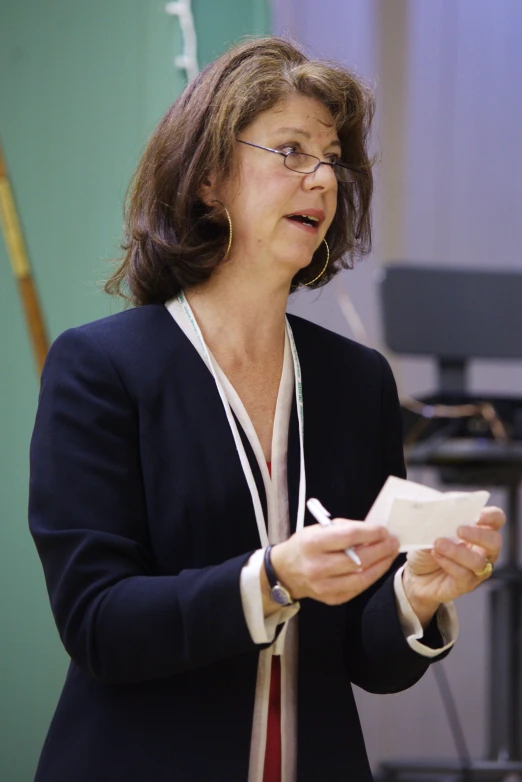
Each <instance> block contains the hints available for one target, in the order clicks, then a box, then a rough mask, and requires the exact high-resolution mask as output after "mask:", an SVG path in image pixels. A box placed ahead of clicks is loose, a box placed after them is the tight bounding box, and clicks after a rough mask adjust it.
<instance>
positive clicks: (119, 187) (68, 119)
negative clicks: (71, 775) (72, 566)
mask: <svg viewBox="0 0 522 782" xmlns="http://www.w3.org/2000/svg"><path fill="white" fill-rule="evenodd" d="M267 3H268V0H220V1H219V2H217V0H193V2H192V6H193V11H194V17H195V23H196V29H197V34H198V43H199V52H198V54H199V61H200V64H202V65H204V64H206V63H207V62H209V61H210V60H212V59H213V58H214V57H215V56H216V55H217V54H219V53H220V52H221V51H223V50H224V49H225V48H226V47H227V45H228V44H230V43H231V42H233V41H234V40H236V39H237V38H239V37H240V36H242V35H245V34H248V33H260V32H261V33H264V32H268V29H269V18H268V16H269V15H268V5H267ZM164 6H165V4H164V2H158V0H108V1H107V0H105V2H102V0H90V1H89V2H88V3H85V2H79V0H53V2H46V3H43V2H42V1H41V0H25V2H20V0H1V3H0V140H1V142H2V144H3V148H4V154H5V156H6V159H7V164H8V167H9V172H10V175H11V180H12V183H13V187H14V190H15V196H16V201H17V205H18V209H19V213H20V216H21V220H22V224H23V229H24V234H25V238H26V242H27V246H28V250H29V254H30V258H31V263H32V266H33V272H34V277H35V280H36V283H37V286H38V290H39V293H40V296H41V301H42V304H43V308H44V312H45V317H46V320H47V325H48V329H49V334H50V337H51V339H53V338H55V337H56V336H57V335H58V334H59V333H60V332H61V331H63V330H64V329H65V328H67V327H69V326H72V325H76V324H79V323H83V322H86V321H89V320H93V319H95V318H98V317H103V316H104V315H107V314H109V313H110V312H115V311H116V310H117V309H118V308H119V306H120V305H119V304H117V303H116V302H111V301H110V300H109V298H108V297H107V296H106V295H105V294H103V293H101V292H100V285H99V282H100V280H101V279H102V278H103V277H104V275H106V274H107V269H108V264H107V261H108V259H110V258H114V257H117V255H118V243H119V240H120V234H121V224H122V218H121V215H122V203H123V198H124V194H125V190H126V186H127V183H128V180H129V178H130V176H131V173H132V171H133V168H134V166H135V164H136V162H137V159H138V157H139V155H140V152H141V150H142V148H143V146H144V143H145V141H146V139H147V136H148V135H149V134H150V132H151V131H152V129H153V128H154V126H155V124H156V122H157V121H158V120H159V118H160V117H161V115H162V114H163V112H164V111H165V109H166V108H167V107H168V106H169V104H170V103H171V102H172V100H173V99H174V98H175V97H176V95H177V94H179V92H180V91H181V89H182V88H183V86H184V83H185V81H184V74H183V73H182V72H181V71H179V70H177V69H176V68H175V67H174V65H173V64H172V60H173V57H174V55H175V54H176V53H179V52H180V51H181V36H180V33H179V26H178V21H177V19H176V18H174V17H171V16H168V15H167V14H166V13H165V11H164ZM37 394H38V378H37V374H36V371H35V367H34V362H33V357H32V353H31V350H30V346H29V341H28V337H27V333H26V328H25V322H24V318H23V314H22V310H21V307H20V301H19V297H18V291H17V286H16V284H15V281H14V279H13V277H12V273H11V269H10V265H9V260H8V256H7V253H6V249H5V245H4V242H3V239H2V238H1V237H0V476H1V477H0V530H1V536H0V543H1V545H0V780H1V782H30V780H32V778H33V775H34V770H35V767H36V763H37V759H38V754H39V752H40V748H41V745H42V742H43V740H44V736H45V733H46V730H47V727H48V724H49V721H50V719H51V716H52V713H53V710H54V708H55V705H56V701H57V698H58V696H59V692H60V689H61V686H62V683H63V679H64V676H65V672H66V667H67V656H66V654H65V652H64V651H63V649H62V647H61V644H60V641H59V638H58V634H57V632H56V629H55V626H54V622H53V619H52V616H51V613H50V609H49V606H48V602H47V594H46V591H45V584H44V580H43V576H42V571H41V566H40V563H39V560H38V558H37V556H36V553H35V550H34V547H33V544H32V540H31V538H30V536H29V533H28V530H27V513H26V507H27V483H28V448H29V439H30V436H31V429H32V423H33V420H34V414H35V410H36V401H37ZM64 782H66V781H65V780H64Z"/></svg>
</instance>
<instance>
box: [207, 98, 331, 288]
mask: <svg viewBox="0 0 522 782" xmlns="http://www.w3.org/2000/svg"><path fill="white" fill-rule="evenodd" d="M239 137H240V138H241V139H242V140H244V141H249V142H252V143H254V144H260V145H261V146H264V147H271V148H272V149H276V150H280V151H282V152H286V151H294V150H296V151H300V152H305V153H308V154H310V155H315V156H316V157H318V158H319V159H320V160H324V161H331V160H334V159H335V158H338V157H339V156H340V153H341V148H340V143H339V139H338V136H337V132H336V129H335V125H334V122H333V119H332V115H331V114H330V112H329V111H328V109H327V108H326V107H325V106H324V105H323V104H322V103H321V102H320V101H318V100H316V99H315V98H309V97H305V96H303V95H299V94H294V95H291V96H289V97H288V98H286V99H285V100H284V101H281V102H280V103H279V104H278V105H277V106H275V107H274V108H273V109H270V110H269V111H265V112H263V113H262V114H260V115H259V116H258V117H257V119H255V120H254V122H252V123H251V124H250V125H249V126H248V127H247V128H245V129H244V130H243V131H242V132H241V133H240V134H239ZM236 154H237V156H238V162H239V166H238V175H237V176H236V177H235V178H233V180H232V181H229V182H228V183H227V184H226V185H224V186H223V187H222V188H220V189H219V193H218V195H217V197H218V198H219V199H220V200H221V201H223V203H224V204H225V205H226V207H227V209H228V210H229V213H230V217H231V220H232V225H233V237H234V238H233V244H232V250H231V261H232V262H235V263H242V264H244V263H246V264H249V265H250V268H251V269H252V270H253V269H254V268H255V269H256V270H258V269H259V270H260V271H261V272H262V273H263V274H266V272H268V270H269V269H270V270H271V271H272V270H273V272H274V275H275V278H276V279H278V280H281V281H283V280H284V281H285V282H287V281H290V280H291V279H292V277H293V276H294V274H295V273H296V272H297V271H299V269H301V268H303V267H305V266H307V265H308V264H309V263H310V261H311V259H312V255H313V254H314V252H315V250H316V249H317V248H318V247H319V245H320V244H321V243H322V241H323V239H324V237H325V235H326V232H327V230H328V228H329V226H330V224H331V222H332V220H333V218H334V215H335V210H336V207H337V179H336V177H335V174H334V171H333V169H332V167H331V166H319V168H318V169H317V171H315V172H314V173H312V174H300V173H297V172H295V171H291V170H289V169H288V168H286V167H285V165H284V158H283V156H282V155H275V154H274V153H272V152H267V151H265V150H262V149H257V148H255V147H251V146H247V145H245V144H240V143H238V144H237V151H236ZM290 215H294V217H293V218H292V217H290ZM297 215H308V216H309V218H316V220H314V221H313V224H312V225H310V224H307V223H308V221H305V222H303V221H300V220H299V219H298V218H296V216H297ZM317 218H318V219H317Z"/></svg>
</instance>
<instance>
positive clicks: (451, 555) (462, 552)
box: [433, 538, 488, 575]
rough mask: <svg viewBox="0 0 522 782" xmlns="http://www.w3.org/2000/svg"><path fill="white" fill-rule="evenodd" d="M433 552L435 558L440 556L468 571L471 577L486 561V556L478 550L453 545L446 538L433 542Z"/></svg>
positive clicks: (458, 544) (453, 543)
mask: <svg viewBox="0 0 522 782" xmlns="http://www.w3.org/2000/svg"><path fill="white" fill-rule="evenodd" d="M433 551H434V555H435V557H437V555H442V556H443V557H445V558H446V559H447V560H449V561H451V562H453V563H454V564H455V565H457V566H458V567H459V568H463V569H464V570H467V571H469V573H471V574H472V575H475V573H477V572H478V571H479V570H482V569H483V568H484V565H485V564H486V561H487V559H488V557H487V554H486V553H485V552H483V551H480V549H479V550H477V549H474V548H470V547H469V546H466V545H465V544H463V543H455V542H454V541H452V540H450V539H448V538H441V539H440V540H437V541H435V547H434V550H433Z"/></svg>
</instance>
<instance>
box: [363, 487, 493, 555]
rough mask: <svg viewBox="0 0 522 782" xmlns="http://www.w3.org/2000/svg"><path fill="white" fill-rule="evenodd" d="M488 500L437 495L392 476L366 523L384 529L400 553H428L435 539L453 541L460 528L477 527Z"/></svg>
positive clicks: (485, 495)
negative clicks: (466, 525) (463, 526)
mask: <svg viewBox="0 0 522 782" xmlns="http://www.w3.org/2000/svg"><path fill="white" fill-rule="evenodd" d="M488 499H489V492H487V491H472V492H463V491H459V492H457V491H451V492H440V491H437V490H436V489H431V488H430V487H429V486H422V484H420V483H414V482H413V481H405V480H403V479H402V478H396V477H395V476H393V475H392V476H390V477H389V478H388V480H387V481H386V483H385V484H384V486H383V487H382V489H381V491H380V493H379V496H378V497H377V499H376V500H375V502H374V503H373V505H372V507H371V509H370V512H369V513H368V515H367V517H366V521H367V522H369V523H373V524H383V525H384V526H386V527H387V528H388V530H389V531H390V533H391V534H392V535H394V537H396V538H397V539H398V540H399V543H400V551H415V550H416V549H429V548H433V544H434V543H435V541H436V540H437V538H456V537H457V529H458V528H459V527H460V526H461V525H462V524H476V523H477V521H478V520H479V517H480V512H481V510H482V508H483V507H484V505H485V504H486V502H487V501H488Z"/></svg>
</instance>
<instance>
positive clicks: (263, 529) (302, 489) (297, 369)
mask: <svg viewBox="0 0 522 782" xmlns="http://www.w3.org/2000/svg"><path fill="white" fill-rule="evenodd" d="M177 299H178V301H179V303H180V304H181V306H182V308H183V311H184V313H185V315H186V316H187V318H188V320H189V323H190V325H191V326H192V328H193V330H194V333H195V335H196V337H197V339H198V342H199V344H200V345H201V349H202V351H203V355H204V357H205V359H206V363H207V366H208V368H209V370H210V372H211V373H212V377H213V378H214V382H215V384H216V387H217V390H218V393H219V396H220V397H221V402H222V403H223V407H224V409H225V413H226V416H227V420H228V423H229V426H230V429H231V430H232V435H233V437H234V443H235V445H236V449H237V452H238V455H239V460H240V462H241V466H242V468H243V472H244V474H245V478H246V481H247V484H248V488H249V489H250V495H251V497H252V503H253V505H254V512H255V516H256V522H257V529H258V532H259V537H260V539H261V545H262V546H263V547H265V546H268V543H269V541H268V532H267V526H268V525H267V524H265V519H264V516H263V508H262V506H261V500H260V499H259V492H258V490H257V485H256V482H255V479H254V475H253V473H252V468H251V466H250V462H249V461H248V457H247V455H246V451H245V447H244V445H243V441H242V439H241V435H240V434H239V431H238V428H237V424H236V420H235V418H234V416H233V414H232V410H231V408H230V404H229V401H228V399H227V396H226V394H225V390H224V388H223V385H222V384H221V381H220V380H219V377H218V375H217V373H216V371H215V369H214V366H213V363H212V359H211V357H210V354H209V352H208V348H207V346H206V345H205V340H204V339H203V334H202V333H201V329H200V328H199V326H198V323H197V321H196V318H195V317H194V313H193V312H192V309H191V307H190V304H189V303H188V301H187V299H186V298H185V295H184V293H183V291H182V292H181V293H179V294H178V296H177ZM286 331H287V334H288V339H289V342H290V347H291V349H292V360H293V364H294V376H295V396H296V402H297V419H298V423H299V450H300V475H299V501H298V506H297V524H296V529H297V530H299V529H302V527H303V525H304V513H305V499H306V473H305V463H304V415H303V384H302V378H301V365H300V364H299V357H298V355H297V348H296V346H295V340H294V335H293V334H292V329H291V327H290V324H289V322H288V319H286Z"/></svg>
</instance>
